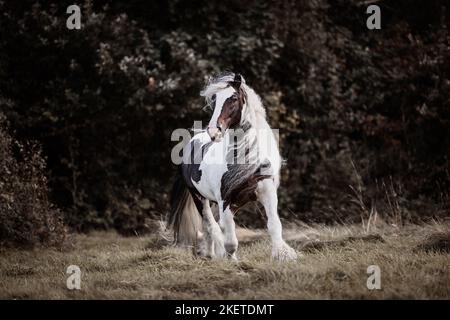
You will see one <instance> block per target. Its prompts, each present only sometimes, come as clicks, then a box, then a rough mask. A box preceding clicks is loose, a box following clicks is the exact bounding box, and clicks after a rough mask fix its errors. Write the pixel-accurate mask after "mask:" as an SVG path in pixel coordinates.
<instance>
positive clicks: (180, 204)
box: [168, 173, 201, 246]
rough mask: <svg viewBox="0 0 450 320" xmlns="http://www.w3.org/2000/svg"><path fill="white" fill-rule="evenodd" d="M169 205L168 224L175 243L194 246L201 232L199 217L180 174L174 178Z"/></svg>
mask: <svg viewBox="0 0 450 320" xmlns="http://www.w3.org/2000/svg"><path fill="white" fill-rule="evenodd" d="M170 205H171V210H170V214H169V217H168V223H169V226H170V227H172V229H173V233H174V241H175V243H176V244H179V245H188V246H191V245H194V244H195V243H196V242H197V233H198V231H201V217H200V213H199V212H198V210H197V207H196V206H195V203H194V199H193V198H192V195H191V193H190V191H189V189H188V187H187V185H186V183H185V182H184V179H183V177H182V175H181V173H178V174H177V177H176V178H175V183H174V184H173V188H172V193H171V197H170Z"/></svg>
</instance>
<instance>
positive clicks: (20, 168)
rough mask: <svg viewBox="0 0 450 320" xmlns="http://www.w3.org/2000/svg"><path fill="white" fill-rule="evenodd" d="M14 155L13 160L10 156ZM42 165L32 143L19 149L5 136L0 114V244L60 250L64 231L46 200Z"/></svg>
mask: <svg viewBox="0 0 450 320" xmlns="http://www.w3.org/2000/svg"><path fill="white" fill-rule="evenodd" d="M14 153H16V154H17V156H15V155H14ZM44 170H45V161H44V159H43V158H42V156H41V150H40V148H39V146H38V145H37V144H36V143H28V144H26V145H23V144H21V143H19V142H18V141H16V140H14V139H13V138H11V136H10V135H9V134H8V133H7V128H6V125H5V118H4V116H3V115H1V114H0V243H1V245H2V246H4V245H16V246H17V245H18V246H25V247H29V246H36V245H50V246H61V245H63V244H64V243H65V240H66V236H67V230H66V227H65V226H64V224H63V221H62V214H61V211H60V210H58V209H57V208H56V207H55V206H54V205H52V204H51V203H50V201H49V200H48V187H47V179H46V178H45V175H44Z"/></svg>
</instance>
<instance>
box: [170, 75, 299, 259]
mask: <svg viewBox="0 0 450 320" xmlns="http://www.w3.org/2000/svg"><path fill="white" fill-rule="evenodd" d="M201 95H202V96H203V97H205V99H206V102H207V104H208V106H209V107H211V109H212V110H213V114H212V117H211V120H210V121H209V124H208V127H207V129H206V130H205V131H203V132H201V133H199V134H196V135H195V136H194V137H193V138H192V139H191V140H190V142H189V143H188V144H187V145H186V146H185V147H184V148H183V161H182V164H181V170H180V173H179V175H178V178H177V180H176V182H175V184H174V187H173V191H172V199H171V205H172V210H171V213H170V215H169V224H170V225H171V226H172V227H173V229H174V235H175V239H176V241H177V243H181V244H186V245H194V246H195V247H196V248H197V253H198V254H200V255H204V256H207V257H212V258H224V257H230V258H231V259H236V250H237V247H238V240H237V237H236V231H235V223H234V214H235V213H236V211H237V210H238V209H239V208H240V207H241V206H243V205H244V204H246V203H247V202H249V201H254V200H258V201H260V202H261V203H262V205H263V206H264V209H265V212H266V215H267V228H268V231H269V234H270V236H271V240H272V256H273V258H274V259H277V260H294V259H296V258H297V254H296V252H295V250H294V249H292V248H291V247H289V245H287V244H286V242H285V241H284V240H283V238H282V227H281V222H280V218H279V216H278V211H277V206H278V197H277V188H278V185H279V180H280V177H279V171H280V166H281V157H280V153H279V150H278V145H277V141H276V139H275V135H274V133H273V132H272V130H271V128H270V126H269V124H268V123H267V120H266V113H265V110H264V108H263V106H262V103H261V99H260V98H259V96H258V95H257V94H256V93H255V91H254V90H253V89H251V88H250V87H249V86H247V85H246V84H245V81H244V79H243V78H242V76H241V75H239V74H232V73H231V74H225V75H221V76H218V77H216V78H214V79H211V80H210V81H209V82H208V84H207V85H206V87H205V89H204V90H203V91H202V92H201ZM210 202H213V203H217V207H218V209H219V223H217V222H216V220H215V218H214V215H213V213H212V210H211V205H210Z"/></svg>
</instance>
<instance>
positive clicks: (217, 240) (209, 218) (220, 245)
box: [202, 199, 225, 258]
mask: <svg viewBox="0 0 450 320" xmlns="http://www.w3.org/2000/svg"><path fill="white" fill-rule="evenodd" d="M202 206H203V210H202V215H203V230H204V233H205V239H204V240H205V241H206V251H207V256H210V257H212V258H224V257H225V246H224V239H223V234H222V230H220V227H219V224H218V223H217V222H216V219H214V215H213V213H212V210H211V206H210V203H209V200H207V199H203V200H202Z"/></svg>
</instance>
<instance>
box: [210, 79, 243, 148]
mask: <svg viewBox="0 0 450 320" xmlns="http://www.w3.org/2000/svg"><path fill="white" fill-rule="evenodd" d="M241 81H242V78H241V76H240V75H236V77H235V79H234V81H232V82H230V83H229V86H228V87H226V88H224V89H222V90H220V91H219V92H217V93H216V94H215V95H214V96H213V97H212V100H213V108H214V112H213V115H212V117H211V120H210V121H209V124H208V127H207V129H206V130H207V132H208V134H209V136H210V137H211V140H212V141H214V142H218V141H220V140H222V138H223V136H224V134H225V132H226V130H228V129H229V128H234V127H236V126H238V125H239V124H240V122H241V118H242V112H243V109H244V104H245V98H244V92H243V91H242V89H241Z"/></svg>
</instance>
